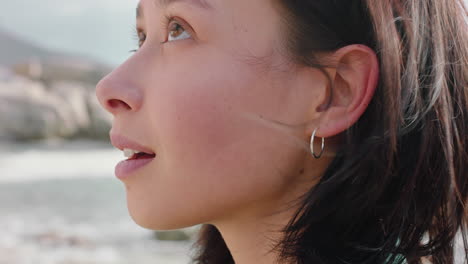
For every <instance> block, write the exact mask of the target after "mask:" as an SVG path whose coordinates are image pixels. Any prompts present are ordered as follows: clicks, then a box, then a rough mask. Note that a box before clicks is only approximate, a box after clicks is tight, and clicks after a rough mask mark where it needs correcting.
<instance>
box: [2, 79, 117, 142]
mask: <svg viewBox="0 0 468 264" xmlns="http://www.w3.org/2000/svg"><path fill="white" fill-rule="evenodd" d="M7 79H8V78H3V81H1V80H0V139H15V140H35V139H44V138H53V137H61V138H76V137H88V138H90V137H91V138H101V139H108V133H109V130H110V126H111V116H110V114H108V113H107V112H105V111H104V109H102V108H101V107H100V105H99V103H98V102H97V99H96V98H95V93H94V88H93V87H92V86H91V85H89V84H87V85H86V84H82V83H76V82H65V81H56V82H52V83H51V84H50V85H49V86H45V85H44V84H43V83H41V82H37V81H32V80H28V79H26V78H23V77H18V76H14V77H11V78H10V77H9V80H7Z"/></svg>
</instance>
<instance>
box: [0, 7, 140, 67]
mask: <svg viewBox="0 0 468 264" xmlns="http://www.w3.org/2000/svg"><path fill="white" fill-rule="evenodd" d="M137 3H138V0H2V4H1V9H0V27H1V28H4V29H6V30H8V31H9V32H13V33H14V34H16V35H18V36H20V37H22V38H24V39H27V40H29V41H32V42H34V43H36V44H39V45H40V46H43V47H45V48H48V49H51V50H57V51H67V52H71V53H73V54H83V55H87V56H90V57H92V58H95V59H97V60H98V61H99V62H104V63H107V64H109V65H111V66H116V65H118V64H120V63H122V62H123V61H125V59H126V58H128V56H129V55H130V53H129V50H131V49H134V48H135V46H136V40H135V37H134V33H133V31H134V27H135V8H136V6H137Z"/></svg>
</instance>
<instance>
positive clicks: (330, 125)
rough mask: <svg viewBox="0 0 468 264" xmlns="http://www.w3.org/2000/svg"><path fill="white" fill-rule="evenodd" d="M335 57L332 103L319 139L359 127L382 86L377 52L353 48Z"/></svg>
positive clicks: (348, 48) (328, 107)
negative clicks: (361, 119) (355, 126)
mask: <svg viewBox="0 0 468 264" xmlns="http://www.w3.org/2000/svg"><path fill="white" fill-rule="evenodd" d="M332 57H333V58H334V61H335V62H336V68H334V69H333V70H332V71H329V74H330V75H331V79H332V82H333V83H332V85H331V87H330V89H331V92H330V95H331V97H332V98H331V100H330V104H329V105H328V106H327V107H326V108H325V109H320V108H317V110H318V111H322V114H321V116H320V122H319V126H320V127H319V129H318V130H317V135H319V136H320V137H331V136H335V135H337V134H340V133H341V132H343V131H345V130H346V129H348V128H349V127H351V126H352V125H353V124H354V123H356V122H357V121H358V120H359V118H360V117H361V116H362V114H363V113H364V112H365V110H366V109H367V106H368V105H369V103H370V101H371V100H372V97H373V95H374V92H375V89H376V87H377V83H378V76H379V65H378V59H377V56H376V54H375V52H374V51H373V50H372V49H370V48H369V47H367V46H364V45H349V46H346V47H344V48H341V49H339V50H337V51H336V52H335V53H334V54H333V55H332Z"/></svg>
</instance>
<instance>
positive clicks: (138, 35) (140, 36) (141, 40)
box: [129, 28, 146, 53]
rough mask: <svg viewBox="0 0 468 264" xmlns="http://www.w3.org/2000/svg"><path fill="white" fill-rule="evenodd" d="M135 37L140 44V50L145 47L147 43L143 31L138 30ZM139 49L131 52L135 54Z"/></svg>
mask: <svg viewBox="0 0 468 264" xmlns="http://www.w3.org/2000/svg"><path fill="white" fill-rule="evenodd" d="M133 36H134V39H136V41H137V42H138V49H139V48H141V46H143V44H144V43H145V40H146V33H145V32H143V30H141V29H138V28H136V29H135V31H134V35H133ZM138 49H134V50H130V51H129V52H131V53H134V52H137V51H138Z"/></svg>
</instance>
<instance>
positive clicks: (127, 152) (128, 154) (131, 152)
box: [123, 149, 140, 158]
mask: <svg viewBox="0 0 468 264" xmlns="http://www.w3.org/2000/svg"><path fill="white" fill-rule="evenodd" d="M123 153H124V156H125V157H126V158H131V157H132V156H133V155H135V154H138V153H140V151H136V150H133V149H124V150H123Z"/></svg>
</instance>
